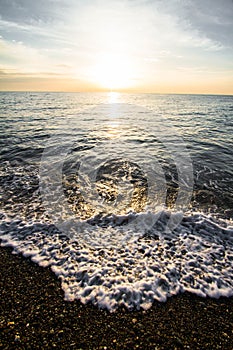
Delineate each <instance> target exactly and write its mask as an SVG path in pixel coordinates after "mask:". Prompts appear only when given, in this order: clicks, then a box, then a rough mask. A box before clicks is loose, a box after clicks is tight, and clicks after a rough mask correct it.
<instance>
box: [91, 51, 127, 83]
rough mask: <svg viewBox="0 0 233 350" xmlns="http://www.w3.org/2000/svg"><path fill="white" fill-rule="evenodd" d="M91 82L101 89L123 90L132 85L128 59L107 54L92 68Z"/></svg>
mask: <svg viewBox="0 0 233 350" xmlns="http://www.w3.org/2000/svg"><path fill="white" fill-rule="evenodd" d="M91 78H92V80H93V81H94V82H95V83H97V84H98V85H99V86H101V87H102V88H107V89H110V90H116V89H124V88H128V87H130V86H132V85H133V69H132V64H131V62H130V59H129V57H127V56H122V55H118V54H117V55H116V54H107V55H103V56H101V57H100V58H99V59H98V61H97V63H96V65H95V66H94V68H93V72H92V74H91Z"/></svg>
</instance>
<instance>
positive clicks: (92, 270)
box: [0, 211, 233, 311]
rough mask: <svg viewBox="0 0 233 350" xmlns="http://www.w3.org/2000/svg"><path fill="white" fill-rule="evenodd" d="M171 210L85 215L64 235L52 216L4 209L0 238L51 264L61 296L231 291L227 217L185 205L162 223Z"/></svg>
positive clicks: (231, 233)
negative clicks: (170, 224) (172, 224)
mask: <svg viewBox="0 0 233 350" xmlns="http://www.w3.org/2000/svg"><path fill="white" fill-rule="evenodd" d="M153 215H154V218H155V223H154V225H153V227H150V229H148V230H141V231H140V227H143V228H145V225H141V226H140V224H141V223H145V222H146V220H148V218H149V219H150V220H153ZM176 215H178V213H176ZM176 215H175V217H176ZM170 216H171V213H170V212H168V211H161V212H160V214H159V217H158V214H152V213H147V214H145V213H144V214H143V213H141V214H135V213H130V214H128V215H121V216H117V215H114V216H113V215H105V216H100V215H99V216H96V217H93V218H91V219H88V220H86V221H83V222H82V223H81V224H80V225H79V228H80V230H79V232H78V231H77V230H76V232H75V234H73V235H70V237H68V236H67V234H64V233H63V232H61V231H59V229H58V228H57V227H58V226H57V225H56V222H53V223H51V222H47V223H45V222H44V223H43V222H39V221H38V222H36V221H31V222H30V221H24V220H21V219H14V218H11V217H10V216H7V215H6V214H4V213H2V214H1V216H0V217H1V223H0V239H1V246H10V247H12V248H13V252H14V253H17V254H18V253H20V254H23V255H24V256H25V257H30V258H31V260H32V261H33V262H35V263H37V264H39V265H40V266H44V267H47V266H50V268H51V270H52V271H53V272H54V273H55V274H56V275H57V277H58V278H60V280H61V286H62V289H63V290H64V295H65V299H66V300H75V299H78V300H80V301H81V302H82V303H88V302H91V303H93V304H94V305H96V306H98V307H99V308H105V309H108V310H109V311H114V310H116V309H117V308H118V307H120V306H123V307H126V308H127V309H129V310H132V309H140V308H142V309H148V308H150V306H151V305H152V303H153V302H154V301H155V300H157V301H160V302H163V301H166V299H167V298H168V297H170V296H172V295H175V294H178V293H182V292H185V291H188V292H192V293H195V294H197V295H199V296H203V297H205V296H209V297H213V298H219V297H220V296H228V297H229V296H232V295H233V268H232V262H233V226H230V224H231V222H229V221H227V220H221V221H220V220H217V219H214V218H213V217H212V216H211V215H209V216H206V215H203V214H201V213H195V214H191V213H190V214H189V215H188V214H186V215H184V216H183V219H182V220H181V221H180V223H179V224H178V225H177V226H176V228H175V229H174V230H173V231H171V230H166V224H167V221H168V219H169V218H170ZM135 222H136V224H134V223H135ZM88 228H89V229H88ZM125 228H126V229H125ZM124 235H126V236H127V239H125V240H124V239H122V237H123V236H124ZM96 242H101V243H102V244H96Z"/></svg>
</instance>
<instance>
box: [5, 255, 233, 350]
mask: <svg viewBox="0 0 233 350" xmlns="http://www.w3.org/2000/svg"><path fill="white" fill-rule="evenodd" d="M0 268H1V277H0V296H1V303H0V348H2V349H56V348H57V349H157V350H159V349H167V350H172V349H195V350H197V349H210V350H212V349H221V350H222V349H232V343H233V298H220V299H218V300H216V299H210V298H205V299H204V298H200V297H197V296H195V295H193V294H188V293H184V294H182V295H178V296H175V297H172V298H169V299H168V301H167V302H166V303H154V305H153V307H152V308H151V309H150V310H148V311H135V312H129V311H127V310H124V309H121V310H119V311H117V312H115V313H109V312H107V311H103V310H99V309H97V308H96V307H94V306H93V305H82V304H81V303H79V302H77V301H75V302H66V301H64V299H63V291H62V290H61V288H60V281H59V280H58V279H57V278H56V277H55V275H54V274H53V273H52V272H51V271H50V269H49V268H41V267H39V266H37V265H36V264H34V263H32V262H31V261H30V260H29V259H25V258H23V257H22V256H18V255H13V254H12V253H11V249H8V248H0Z"/></svg>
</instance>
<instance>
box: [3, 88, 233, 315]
mask: <svg viewBox="0 0 233 350" xmlns="http://www.w3.org/2000/svg"><path fill="white" fill-rule="evenodd" d="M0 110H1V115H0V117H1V119H0V144H1V147H0V219H1V221H0V239H1V244H2V245H3V246H12V247H13V248H14V250H15V251H16V252H18V253H22V254H24V255H25V256H30V257H31V259H32V260H33V261H35V262H36V263H38V264H40V265H41V266H50V267H51V269H52V270H53V271H54V273H56V274H57V276H59V277H60V278H61V281H62V288H63V290H64V293H65V298H66V299H67V300H73V299H80V300H81V301H82V302H83V303H86V302H92V303H94V304H95V305H97V306H99V307H102V308H108V309H109V310H114V309H116V308H117V307H118V306H120V305H124V306H125V307H127V308H129V309H133V308H138V309H139V308H141V307H142V308H144V309H147V308H149V307H150V306H151V304H152V303H153V301H154V300H159V301H165V300H166V299H167V297H169V296H171V295H173V294H177V293H179V292H183V291H190V292H193V293H196V294H198V295H202V296H206V295H208V296H211V297H219V296H221V295H225V296H231V295H233V223H232V220H233V136H232V135H233V96H212V95H158V94H119V93H106V94H100V93H99V94H97V93H96V94H92V93H85V94H84V93H35V92H31V93H30V92H25V93H23V92H22V93H21V92H1V93H0Z"/></svg>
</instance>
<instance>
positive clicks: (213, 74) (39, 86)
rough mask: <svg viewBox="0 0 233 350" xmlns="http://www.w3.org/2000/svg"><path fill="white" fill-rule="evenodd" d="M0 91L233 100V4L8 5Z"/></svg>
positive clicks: (18, 0) (86, 1) (71, 1)
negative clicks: (228, 97)
mask: <svg viewBox="0 0 233 350" xmlns="http://www.w3.org/2000/svg"><path fill="white" fill-rule="evenodd" d="M0 90H2V91H8V90H12V91H129V92H131V91H132V92H156V93H207V94H230V95H233V0H221V1H220V0H37V1H31V0H0Z"/></svg>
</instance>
